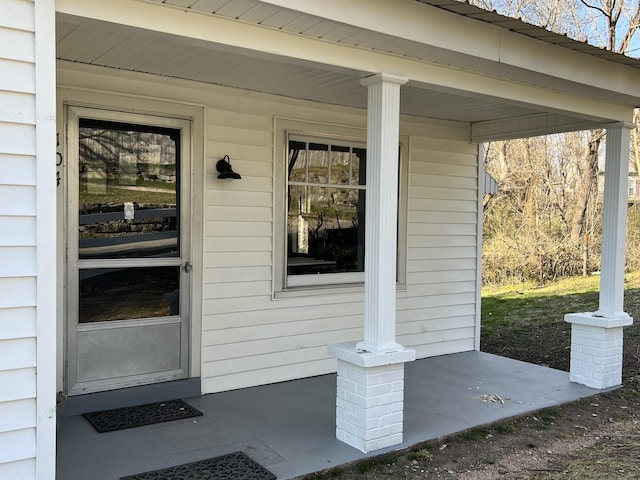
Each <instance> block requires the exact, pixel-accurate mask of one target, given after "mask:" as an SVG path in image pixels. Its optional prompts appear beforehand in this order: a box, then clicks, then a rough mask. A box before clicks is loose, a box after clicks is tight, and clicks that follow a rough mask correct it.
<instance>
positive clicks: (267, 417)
mask: <svg viewBox="0 0 640 480" xmlns="http://www.w3.org/2000/svg"><path fill="white" fill-rule="evenodd" d="M405 379H406V386H405V391H404V406H405V410H404V441H403V443H402V444H400V445H397V446H394V447H389V448H387V449H383V450H379V451H377V452H374V453H370V454H364V453H362V452H360V451H359V450H357V449H355V448H352V447H350V446H348V445H346V444H344V443H342V442H340V441H339V440H337V439H336V436H335V414H336V406H335V405H336V402H335V398H336V378H335V375H323V376H318V377H313V378H307V379H302V380H294V381H290V382H284V383H278V384H272V385H265V386H260V387H253V388H247V389H241V390H235V391H229V392H223V393H217V394H210V395H203V396H200V397H194V398H189V399H186V400H187V401H188V403H189V404H191V405H192V406H194V407H196V408H198V409H199V410H201V411H202V412H203V413H204V415H203V416H201V417H196V418H190V419H184V420H179V421H173V422H167V423H160V424H155V425H150V426H145V427H138V428H133V429H128V430H119V431H115V432H109V433H98V432H96V431H95V430H94V428H93V427H92V426H91V425H90V424H89V422H88V421H86V420H85V419H84V418H83V417H82V416H81V415H73V414H74V413H76V412H68V413H70V414H72V415H70V416H65V417H64V418H63V419H62V423H61V425H60V428H59V431H58V461H57V478H60V479H65V480H80V479H86V478H91V479H93V480H102V479H104V480H107V479H109V480H112V479H114V478H115V479H117V478H120V477H123V476H127V475H132V474H137V473H142V472H148V471H153V470H157V469H161V468H167V467H171V466H174V465H179V464H183V463H189V462H194V461H199V460H203V459H207V458H211V457H216V456H219V455H224V454H227V453H232V452H236V451H243V452H244V453H246V454H248V455H249V456H250V457H251V458H252V459H253V460H255V461H256V462H258V463H259V464H261V465H262V466H263V467H265V468H267V469H268V470H269V471H271V472H272V473H273V474H274V475H275V476H276V477H277V478H278V479H287V478H295V477H298V476H301V475H305V474H308V473H311V472H315V471H319V470H324V469H328V468H332V467H336V466H339V465H341V464H345V463H349V462H353V461H357V460H361V459H364V458H367V457H370V456H375V455H380V454H382V453H385V452H388V451H392V450H398V449H402V448H406V447H410V446H412V445H415V444H418V443H420V442H424V441H427V440H431V439H435V438H439V437H442V436H446V435H449V434H452V433H456V432H460V431H463V430H467V429H470V428H473V427H476V426H479V425H484V424H488V423H492V422H496V421H500V420H504V419H507V418H511V417H514V416H518V415H523V414H526V413H528V412H533V411H536V410H539V409H542V408H546V407H551V406H555V405H560V404H563V403H566V402H571V401H574V400H577V399H580V398H584V397H588V396H590V395H594V394H596V393H598V392H602V390H595V389H591V388H588V387H586V386H583V385H579V384H577V383H572V382H570V381H569V374H568V373H567V372H563V371H559V370H553V369H550V368H547V367H541V366H538V365H532V364H529V363H524V362H521V361H517V360H512V359H508V358H504V357H498V356H495V355H491V354H487V353H482V352H477V351H473V352H465V353H458V354H453V355H444V356H438V357H432V358H428V359H424V360H418V361H415V362H411V363H408V364H407V365H406V367H405ZM502 402H504V403H502Z"/></svg>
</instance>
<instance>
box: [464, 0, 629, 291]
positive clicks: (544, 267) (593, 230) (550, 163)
mask: <svg viewBox="0 0 640 480" xmlns="http://www.w3.org/2000/svg"><path fill="white" fill-rule="evenodd" d="M469 3H472V4H475V5H477V6H480V7H481V8H485V9H488V10H496V11H498V12H499V13H501V14H504V15H507V16H511V17H515V18H520V19H522V20H523V21H526V22H528V23H531V24H535V25H538V26H541V27H543V28H546V29H548V30H551V31H554V32H556V33H561V34H566V35H568V36H570V37H572V38H575V39H577V40H580V41H586V42H589V43H591V44H593V45H597V46H601V47H603V48H607V49H609V50H611V51H615V52H618V53H625V54H632V53H634V52H633V51H632V50H630V49H631V47H632V39H633V38H634V36H635V35H636V33H637V30H638V28H639V27H640V3H639V2H638V0H503V1H497V2H494V1H493V0H470V1H469ZM639 52H640V49H639ZM634 120H635V121H636V122H637V121H638V115H636V116H635V118H634ZM639 137H640V135H638V132H637V131H634V134H633V137H632V139H633V145H632V152H633V153H634V155H635V162H634V163H635V166H636V167H637V171H639V172H640V146H639V143H638V141H639ZM604 142H606V136H605V131H604V130H602V129H597V130H593V131H589V132H574V133H568V134H563V135H556V136H553V137H547V138H546V139H545V140H544V141H543V140H541V139H523V140H511V141H508V142H495V143H494V144H491V145H490V146H488V148H487V152H488V154H487V159H486V162H485V164H486V168H487V170H488V171H489V172H490V173H491V174H492V175H493V176H494V177H495V178H496V179H497V180H498V182H499V184H500V187H501V192H502V193H503V194H502V195H501V196H500V197H497V198H496V199H495V200H494V201H493V202H492V203H493V205H491V207H490V208H488V209H487V211H486V212H485V216H486V217H487V220H488V223H493V222H495V221H496V218H497V219H498V227H497V228H494V229H492V228H488V229H487V232H486V233H487V234H488V235H489V237H491V236H493V237H491V238H488V239H487V240H488V241H486V242H485V245H486V246H487V248H486V249H485V254H487V255H489V256H491V255H494V257H493V258H494V260H493V261H492V260H488V261H489V263H492V262H493V263H494V264H496V265H497V264H499V263H500V262H496V261H495V258H497V257H496V256H495V255H501V256H502V257H503V260H505V259H506V258H507V257H509V258H511V260H510V261H509V262H507V263H511V264H510V265H508V266H505V268H504V269H503V270H504V272H510V273H509V275H512V276H517V275H520V276H522V277H526V278H537V279H539V280H541V281H542V280H543V279H544V278H550V277H553V276H556V275H558V274H563V273H564V274H574V273H577V272H578V270H581V269H582V266H581V264H582V259H581V255H582V250H583V249H582V242H583V239H585V238H586V237H587V236H589V237H590V238H592V239H594V240H596V242H592V244H591V245H596V244H597V243H598V242H597V237H598V236H599V229H600V216H599V211H598V209H599V208H600V204H599V197H600V196H599V190H598V176H599V175H598V174H599V171H600V169H599V167H601V165H602V163H603V162H602V161H601V158H600V157H601V151H602V146H603V145H604ZM501 209H504V211H508V212H511V214H510V215H509V216H507V217H505V216H503V215H502V214H499V213H498V212H499V211H500V210H501ZM507 219H508V220H507ZM508 221H510V222H512V223H513V225H512V226H511V227H507V226H506V224H505V222H507V223H508ZM507 235H518V236H519V237H520V239H521V240H520V241H519V242H518V243H519V245H517V246H515V245H511V246H510V243H513V242H512V241H511V240H507ZM594 237H595V238H594ZM523 238H526V241H524V240H522V239H523ZM492 241H493V242H495V245H499V247H496V248H493V247H492ZM532 243H533V244H535V247H533V246H532ZM509 252H510V253H509ZM594 253H595V252H594ZM518 255H519V256H521V257H522V258H521V259H520V260H516V259H515V257H517V256H518ZM594 257H595V258H597V256H594ZM527 258H528V260H527ZM533 263H536V265H535V266H534V265H533ZM561 263H562V265H563V266H562V267H560V264H561ZM516 264H517V265H519V266H518V267H517V266H516ZM525 264H526V266H525ZM486 267H489V268H491V266H490V265H486ZM534 267H535V268H534ZM516 268H521V269H522V271H521V272H520V274H518V273H516V270H515V269H516ZM494 277H497V276H496V275H494Z"/></svg>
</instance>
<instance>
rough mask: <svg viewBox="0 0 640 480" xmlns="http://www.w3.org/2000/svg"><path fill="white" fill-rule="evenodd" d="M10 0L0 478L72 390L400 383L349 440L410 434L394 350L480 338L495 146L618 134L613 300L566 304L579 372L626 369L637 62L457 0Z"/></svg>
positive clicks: (609, 262)
mask: <svg viewBox="0 0 640 480" xmlns="http://www.w3.org/2000/svg"><path fill="white" fill-rule="evenodd" d="M0 11H1V12H2V14H0V71H1V72H2V75H0V166H1V167H2V168H1V171H2V172H3V173H2V175H0V259H1V261H0V478H25V479H31V478H38V479H51V478H53V476H54V473H53V472H54V471H55V468H54V464H55V442H56V394H57V393H58V392H59V395H58V396H59V398H60V399H63V398H65V397H68V400H67V402H76V403H78V402H86V404H87V405H89V404H91V403H92V402H93V401H94V399H99V398H100V395H104V392H111V394H112V395H113V394H114V393H117V394H118V395H121V398H122V399H123V400H122V402H123V403H126V402H127V401H131V398H135V396H136V391H138V390H137V389H139V388H146V390H145V391H147V392H149V391H151V392H153V391H154V390H153V389H154V388H156V389H157V392H159V393H158V394H157V395H159V396H160V395H166V394H167V392H169V391H170V392H172V394H175V395H176V396H180V395H188V394H189V395H190V394H194V393H195V394H199V393H213V392H219V391H224V390H230V389H238V388H243V387H248V386H253V385H258V384H265V383H272V382H279V381H284V380H289V379H295V378H301V377H306V376H313V375H319V374H325V373H330V372H335V371H338V387H339V392H340V389H347V390H348V389H349V388H352V387H353V388H357V385H356V384H357V383H358V382H360V383H362V384H363V385H362V386H365V387H371V386H372V382H378V381H381V380H380V379H384V378H387V379H390V380H389V381H390V382H391V383H392V384H393V389H394V392H395V394H394V395H392V396H391V397H390V399H388V401H389V402H392V404H393V409H394V412H396V413H398V414H396V415H394V416H390V418H389V419H388V423H387V424H385V425H383V427H384V428H381V429H380V432H378V433H379V434H378V433H376V432H371V431H368V430H367V428H363V429H361V431H359V433H357V434H355V435H352V434H351V433H350V432H351V431H352V429H351V428H350V425H349V424H348V422H347V424H345V423H344V422H345V420H344V416H343V417H341V413H340V412H341V410H349V409H350V408H352V405H350V404H349V401H348V399H347V397H348V395H343V396H344V398H343V399H342V400H340V399H339V400H338V419H337V424H338V425H337V434H338V437H339V438H340V439H341V440H343V441H345V442H347V443H349V444H350V445H353V446H356V447H357V448H360V449H361V450H363V451H371V450H375V449H377V448H380V447H383V446H388V445H393V444H395V443H398V441H399V440H400V439H401V437H402V384H403V383H402V378H403V373H402V372H403V364H404V362H406V361H411V360H412V359H414V358H424V357H429V356H434V355H442V354H447V353H455V352H463V351H468V350H474V349H479V338H480V305H479V304H480V271H479V270H480V256H481V255H480V253H481V249H482V245H481V231H482V228H481V218H482V207H481V205H482V203H481V201H482V195H483V186H484V173H483V171H482V164H481V162H480V161H479V159H480V158H481V156H480V153H481V152H480V150H481V145H482V143H483V142H485V141H489V140H493V139H506V138H515V137H524V136H531V135H540V134H547V133H553V132H562V131H571V130H579V129H587V128H595V127H603V128H606V129H607V168H606V186H605V214H604V223H605V228H604V242H603V243H604V244H603V252H604V254H603V261H602V287H601V300H600V309H599V311H598V312H595V313H579V314H575V315H569V316H568V318H567V320H568V321H571V322H573V329H574V338H573V341H572V365H571V379H572V380H573V381H576V382H580V383H584V384H586V385H589V386H592V387H596V388H605V387H608V386H613V385H617V384H619V383H620V382H621V350H622V327H623V326H625V325H629V324H630V323H631V321H632V319H631V318H630V317H629V316H628V315H627V314H626V313H624V311H623V307H622V300H623V271H624V244H625V242H624V232H625V212H626V195H627V172H626V169H627V168H628V161H627V160H628V143H629V132H630V128H632V126H633V125H631V124H630V123H629V122H630V121H631V120H632V114H633V108H634V107H636V106H638V105H640V62H638V61H636V60H632V59H629V58H626V57H623V56H619V55H615V54H612V53H609V52H606V51H603V50H600V49H597V48H593V47H590V46H588V45H586V44H583V43H579V42H575V41H572V40H569V39H568V38H566V37H564V36H559V35H555V34H553V33H550V32H548V31H546V30H543V29H540V28H536V27H532V26H530V25H526V24H524V23H521V22H519V21H517V20H512V19H507V18H504V17H501V16H499V15H497V14H495V13H491V12H485V11H483V10H479V9H477V8H475V7H472V6H469V5H466V4H463V3H459V2H456V1H454V0H379V1H376V2H370V1H366V0H306V1H304V2H302V1H299V0H163V1H159V0H148V1H145V0H111V1H109V2H104V1H99V0H57V1H54V0H35V1H33V0H0ZM365 166H366V168H365ZM232 172H235V173H237V174H238V175H239V176H240V177H241V178H239V179H238V178H236V179H231V180H226V179H224V178H220V176H222V177H225V176H226V177H229V176H231V177H233V176H234V175H233V174H232ZM238 175H236V176H238ZM365 192H366V199H365ZM365 204H366V208H365ZM365 249H366V255H365V254H364V253H365ZM586 343H588V346H586V345H585V344H586ZM587 347H588V348H587ZM335 357H337V358H338V360H337V362H336V358H335ZM381 374H382V375H381ZM353 379H355V380H354V381H355V383H349V381H351V380H353ZM364 390H365V392H366V393H365V397H366V396H376V395H377V394H379V392H378V390H379V389H378V390H377V389H376V388H365V389H364ZM378 400H379V399H378ZM384 401H387V399H385V400H384ZM365 403H367V402H365ZM358 415H359V416H360V418H358V419H356V420H357V421H358V422H362V423H363V424H364V425H367V424H368V423H369V422H367V421H366V420H367V419H369V418H370V417H371V416H372V415H376V412H373V411H371V410H367V408H363V409H361V410H358ZM385 421H386V420H385ZM351 426H352V425H351ZM369 430H370V429H369Z"/></svg>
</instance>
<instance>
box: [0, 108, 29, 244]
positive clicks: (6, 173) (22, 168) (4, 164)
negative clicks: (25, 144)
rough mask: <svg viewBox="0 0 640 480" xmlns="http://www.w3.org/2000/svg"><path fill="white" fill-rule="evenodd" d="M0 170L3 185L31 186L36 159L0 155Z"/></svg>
mask: <svg viewBox="0 0 640 480" xmlns="http://www.w3.org/2000/svg"><path fill="white" fill-rule="evenodd" d="M0 108H1V107H0ZM0 169H1V170H0V171H2V183H3V184H5V185H33V184H34V183H33V182H34V179H35V178H36V159H35V157H33V156H20V155H3V154H1V153H0ZM34 238H35V237H34Z"/></svg>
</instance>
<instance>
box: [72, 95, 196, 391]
mask: <svg viewBox="0 0 640 480" xmlns="http://www.w3.org/2000/svg"><path fill="white" fill-rule="evenodd" d="M67 125H68V137H67V140H68V156H69V162H68V177H67V179H68V181H67V185H68V191H67V228H66V241H67V322H68V330H67V331H68V337H67V387H68V392H69V394H70V395H75V394H81V393H90V392H99V391H104V390H111V389H115V388H122V387H129V386H135V385H143V384H149V383H156V382H163V381H168V380H174V379H179V378H185V377H187V376H188V360H189V311H190V308H189V307H190V302H189V299H190V293H189V292H190V281H189V272H190V270H191V266H190V264H189V258H190V257H189V246H190V237H189V221H188V219H189V212H190V204H189V191H188V190H189V189H188V187H187V186H188V182H187V180H188V179H189V177H190V174H189V166H190V137H191V134H190V122H189V121H187V120H178V119H169V118H165V117H155V116H150V115H137V114H128V113H127V114H125V113H120V112H111V111H107V110H98V109H89V108H84V107H68V108H67Z"/></svg>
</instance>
